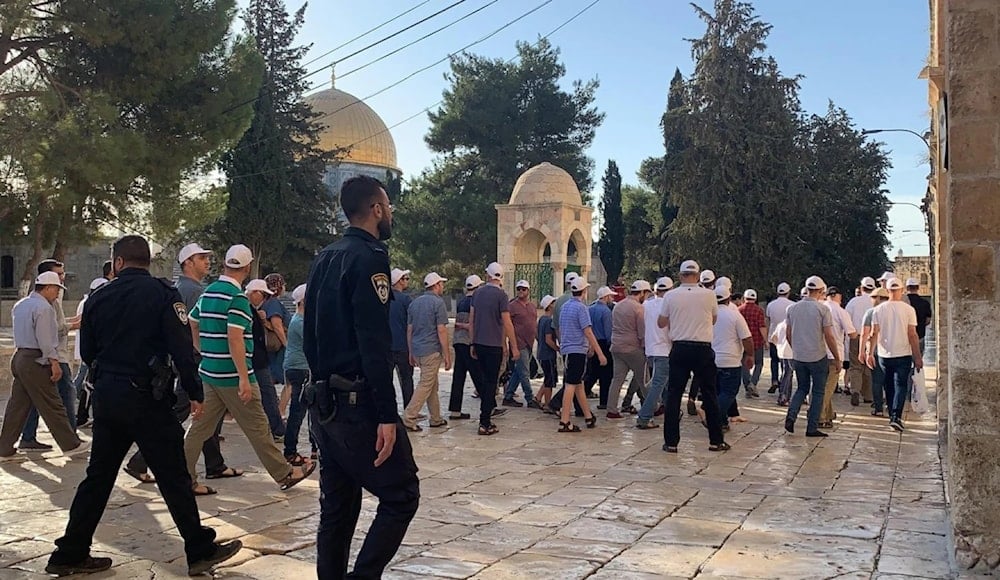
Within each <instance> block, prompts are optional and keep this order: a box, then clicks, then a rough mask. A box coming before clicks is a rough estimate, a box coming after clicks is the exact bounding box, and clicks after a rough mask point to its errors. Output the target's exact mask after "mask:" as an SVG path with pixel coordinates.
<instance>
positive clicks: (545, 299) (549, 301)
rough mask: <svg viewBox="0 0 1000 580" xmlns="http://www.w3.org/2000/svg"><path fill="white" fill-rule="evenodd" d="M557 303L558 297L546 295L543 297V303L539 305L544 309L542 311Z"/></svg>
mask: <svg viewBox="0 0 1000 580" xmlns="http://www.w3.org/2000/svg"><path fill="white" fill-rule="evenodd" d="M555 301H556V297H555V296H551V295H549V294H546V295H545V296H542V301H541V302H539V303H538V305H539V306H541V307H542V310H545V309H546V308H548V307H549V306H550V305H551V304H552V303H553V302H555Z"/></svg>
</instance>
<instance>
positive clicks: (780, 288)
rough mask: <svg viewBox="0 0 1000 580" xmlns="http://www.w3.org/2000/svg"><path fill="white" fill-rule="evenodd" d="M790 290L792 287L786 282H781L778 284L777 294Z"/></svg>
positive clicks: (786, 292)
mask: <svg viewBox="0 0 1000 580" xmlns="http://www.w3.org/2000/svg"><path fill="white" fill-rule="evenodd" d="M791 291H792V287H791V286H789V285H788V282H782V283H781V284H778V294H788V293H789V292H791Z"/></svg>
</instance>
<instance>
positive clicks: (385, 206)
mask: <svg viewBox="0 0 1000 580" xmlns="http://www.w3.org/2000/svg"><path fill="white" fill-rule="evenodd" d="M376 205H380V206H382V207H384V208H386V209H388V210H389V211H392V210H393V209H394V208H395V206H394V205H392V204H391V203H382V202H381V201H376V202H375V203H373V204H371V205H370V206H368V207H369V208H373V207H375V206H376Z"/></svg>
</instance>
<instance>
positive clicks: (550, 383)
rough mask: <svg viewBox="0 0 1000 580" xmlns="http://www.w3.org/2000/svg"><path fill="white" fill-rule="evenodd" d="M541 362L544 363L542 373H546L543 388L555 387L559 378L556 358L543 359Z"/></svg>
mask: <svg viewBox="0 0 1000 580" xmlns="http://www.w3.org/2000/svg"><path fill="white" fill-rule="evenodd" d="M539 363H540V364H541V365H542V373H544V375H545V378H544V379H543V381H542V388H545V389H554V388H555V386H556V381H557V380H558V379H559V375H558V371H557V370H556V360H555V359H552V360H543V361H539Z"/></svg>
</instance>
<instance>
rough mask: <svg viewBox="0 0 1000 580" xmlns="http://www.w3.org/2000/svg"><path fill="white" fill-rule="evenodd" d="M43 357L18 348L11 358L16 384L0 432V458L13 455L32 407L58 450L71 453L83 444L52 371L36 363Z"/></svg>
mask: <svg viewBox="0 0 1000 580" xmlns="http://www.w3.org/2000/svg"><path fill="white" fill-rule="evenodd" d="M41 356H42V351H40V350H35V349H28V348H19V349H17V350H16V351H15V352H14V356H13V357H11V359H10V371H11V374H12V375H14V384H13V385H12V386H11V392H10V399H8V400H7V409H6V410H5V411H4V416H3V428H2V429H0V455H10V454H12V453H14V443H15V442H17V439H18V437H20V436H21V429H23V428H24V423H25V421H27V420H28V412H29V411H30V409H31V406H32V405H34V406H35V409H37V410H38V414H39V416H41V418H42V420H44V421H45V424H46V425H48V427H49V432H50V433H52V437H53V438H54V439H55V440H56V445H58V446H59V449H61V450H63V451H64V452H65V451H71V450H73V449H76V448H77V447H79V445H80V438H79V437H77V436H76V433H75V432H74V431H73V428H72V427H70V424H69V419H68V415H67V414H66V407H65V406H64V405H63V402H62V398H61V397H60V396H59V390H58V389H57V388H56V384H55V383H53V382H52V373H51V370H50V368H49V367H48V366H42V365H40V364H38V363H37V362H36V361H37V359H39V358H41Z"/></svg>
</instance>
